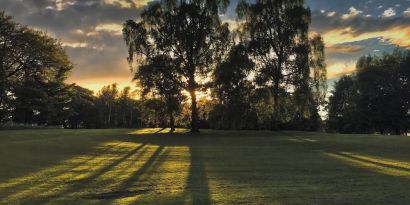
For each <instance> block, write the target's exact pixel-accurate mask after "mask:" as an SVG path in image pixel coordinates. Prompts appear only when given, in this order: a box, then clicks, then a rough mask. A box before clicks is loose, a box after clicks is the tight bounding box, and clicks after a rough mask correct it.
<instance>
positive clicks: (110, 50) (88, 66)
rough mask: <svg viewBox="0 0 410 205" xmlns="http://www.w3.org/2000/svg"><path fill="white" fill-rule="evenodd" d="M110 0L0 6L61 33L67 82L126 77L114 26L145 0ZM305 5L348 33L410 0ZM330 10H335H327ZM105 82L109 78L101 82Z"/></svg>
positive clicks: (341, 51) (404, 21)
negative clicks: (68, 73)
mask: <svg viewBox="0 0 410 205" xmlns="http://www.w3.org/2000/svg"><path fill="white" fill-rule="evenodd" d="M120 1H121V2H123V3H125V4H122V3H119V2H120ZM152 1H153V0H152ZM247 1H248V2H250V3H252V2H254V0H247ZM111 2H116V3H111V4H107V3H105V1H104V0H0V9H1V10H4V11H6V13H7V14H8V15H12V16H13V17H14V19H15V21H17V22H20V23H22V24H25V25H29V26H31V27H34V28H38V29H42V30H46V31H48V32H49V33H50V34H51V35H53V36H54V37H56V38H58V39H61V41H62V42H63V43H64V45H65V46H66V49H67V53H68V54H69V56H70V58H71V60H72V61H73V63H74V64H76V67H75V69H74V71H73V73H72V77H71V79H70V81H71V82H80V81H83V80H84V81H85V80H87V79H97V78H103V77H105V79H110V78H116V79H131V78H132V74H131V73H130V71H129V68H128V66H127V62H126V60H125V57H126V55H127V53H126V48H125V45H124V42H123V40H122V36H121V35H120V29H119V28H120V25H121V24H122V23H123V22H124V21H126V20H127V19H136V18H137V17H138V16H139V14H140V12H141V10H142V9H143V8H141V3H140V2H148V1H147V0H115V1H111ZM237 3H238V0H231V4H230V7H229V8H228V9H227V13H226V14H225V16H224V17H223V19H225V20H230V21H232V20H235V19H236V14H235V9H236V6H237ZM124 5H127V6H124ZM306 6H309V7H310V8H311V10H312V27H311V31H313V32H318V33H324V32H328V31H332V30H337V29H339V30H340V29H345V28H347V27H350V28H351V30H349V31H348V32H350V33H349V34H351V35H360V34H362V33H368V32H377V31H387V30H389V29H390V28H394V27H403V28H405V27H409V26H410V17H406V16H405V15H404V11H405V10H406V9H407V8H409V7H410V1H409V0H389V1H386V0H334V1H332V0H306ZM352 7H354V8H355V9H356V10H357V11H361V13H360V14H358V15H356V16H352V17H351V18H347V19H343V15H344V14H347V13H349V9H351V8H352ZM388 8H393V9H394V10H395V11H396V15H395V16H392V17H390V18H381V17H380V15H381V14H382V13H383V11H385V10H387V9H388ZM330 12H334V14H333V15H329V13H330ZM365 15H371V17H365ZM346 32H347V31H346ZM346 42H349V39H346ZM393 47H395V46H394V45H391V43H389V42H387V43H386V42H385V41H384V40H383V39H381V38H375V39H368V40H363V41H360V42H351V43H348V44H339V45H333V46H330V47H329V46H328V49H327V50H328V51H327V54H328V59H329V62H330V63H333V64H334V63H337V62H351V61H354V60H355V59H357V58H358V56H360V55H366V54H371V53H377V52H379V51H380V52H382V51H390V50H391V49H393ZM126 81H127V82H129V81H128V80H126ZM108 83H111V82H108V81H104V82H101V84H108Z"/></svg>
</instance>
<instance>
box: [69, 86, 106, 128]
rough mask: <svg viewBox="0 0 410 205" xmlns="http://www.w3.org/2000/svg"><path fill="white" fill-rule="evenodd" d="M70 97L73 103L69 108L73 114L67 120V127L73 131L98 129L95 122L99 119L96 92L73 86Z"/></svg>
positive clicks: (70, 103)
mask: <svg viewBox="0 0 410 205" xmlns="http://www.w3.org/2000/svg"><path fill="white" fill-rule="evenodd" d="M70 95H71V101H70V102H69V104H68V108H69V109H70V111H71V113H72V114H71V115H70V116H69V118H68V119H67V122H66V127H68V128H72V129H77V128H93V127H96V123H95V121H97V120H98V118H97V113H96V110H95V104H94V102H95V96H94V92H93V91H91V90H88V89H86V88H83V87H80V86H77V85H73V86H71V87H70Z"/></svg>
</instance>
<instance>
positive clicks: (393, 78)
mask: <svg viewBox="0 0 410 205" xmlns="http://www.w3.org/2000/svg"><path fill="white" fill-rule="evenodd" d="M404 59H405V54H404V53H403V52H401V51H398V50H397V51H395V52H393V53H391V54H387V53H386V54H383V55H382V56H366V57H362V58H361V59H359V61H358V63H357V84H358V92H359V93H360V98H359V100H358V103H359V108H360V111H361V112H362V113H363V114H365V115H366V116H367V117H366V118H367V119H368V120H369V123H370V124H371V128H372V129H373V130H375V131H379V132H380V133H382V134H384V133H394V134H402V131H403V129H405V127H406V119H407V114H408V113H407V112H408V110H409V107H407V106H406V99H405V98H406V95H405V94H404V93H405V92H406V91H405V87H406V84H408V83H409V81H408V80H407V79H405V78H403V76H401V74H400V73H401V72H400V70H401V68H400V67H401V65H403V63H402V62H403V61H404ZM405 69H409V68H405ZM403 94H404V95H403Z"/></svg>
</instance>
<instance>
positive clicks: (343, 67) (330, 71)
mask: <svg viewBox="0 0 410 205" xmlns="http://www.w3.org/2000/svg"><path fill="white" fill-rule="evenodd" d="M355 71H356V63H355V62H354V61H351V62H344V63H343V62H336V63H333V64H329V66H328V67H327V78H328V79H332V78H336V77H340V76H344V75H350V74H352V73H354V72H355Z"/></svg>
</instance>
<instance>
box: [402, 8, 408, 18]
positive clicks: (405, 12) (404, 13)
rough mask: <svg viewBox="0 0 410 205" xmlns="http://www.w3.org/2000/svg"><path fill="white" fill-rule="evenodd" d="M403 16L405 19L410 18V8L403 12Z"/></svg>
mask: <svg viewBox="0 0 410 205" xmlns="http://www.w3.org/2000/svg"><path fill="white" fill-rule="evenodd" d="M403 15H404V16H405V17H410V8H407V9H406V10H405V11H403Z"/></svg>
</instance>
